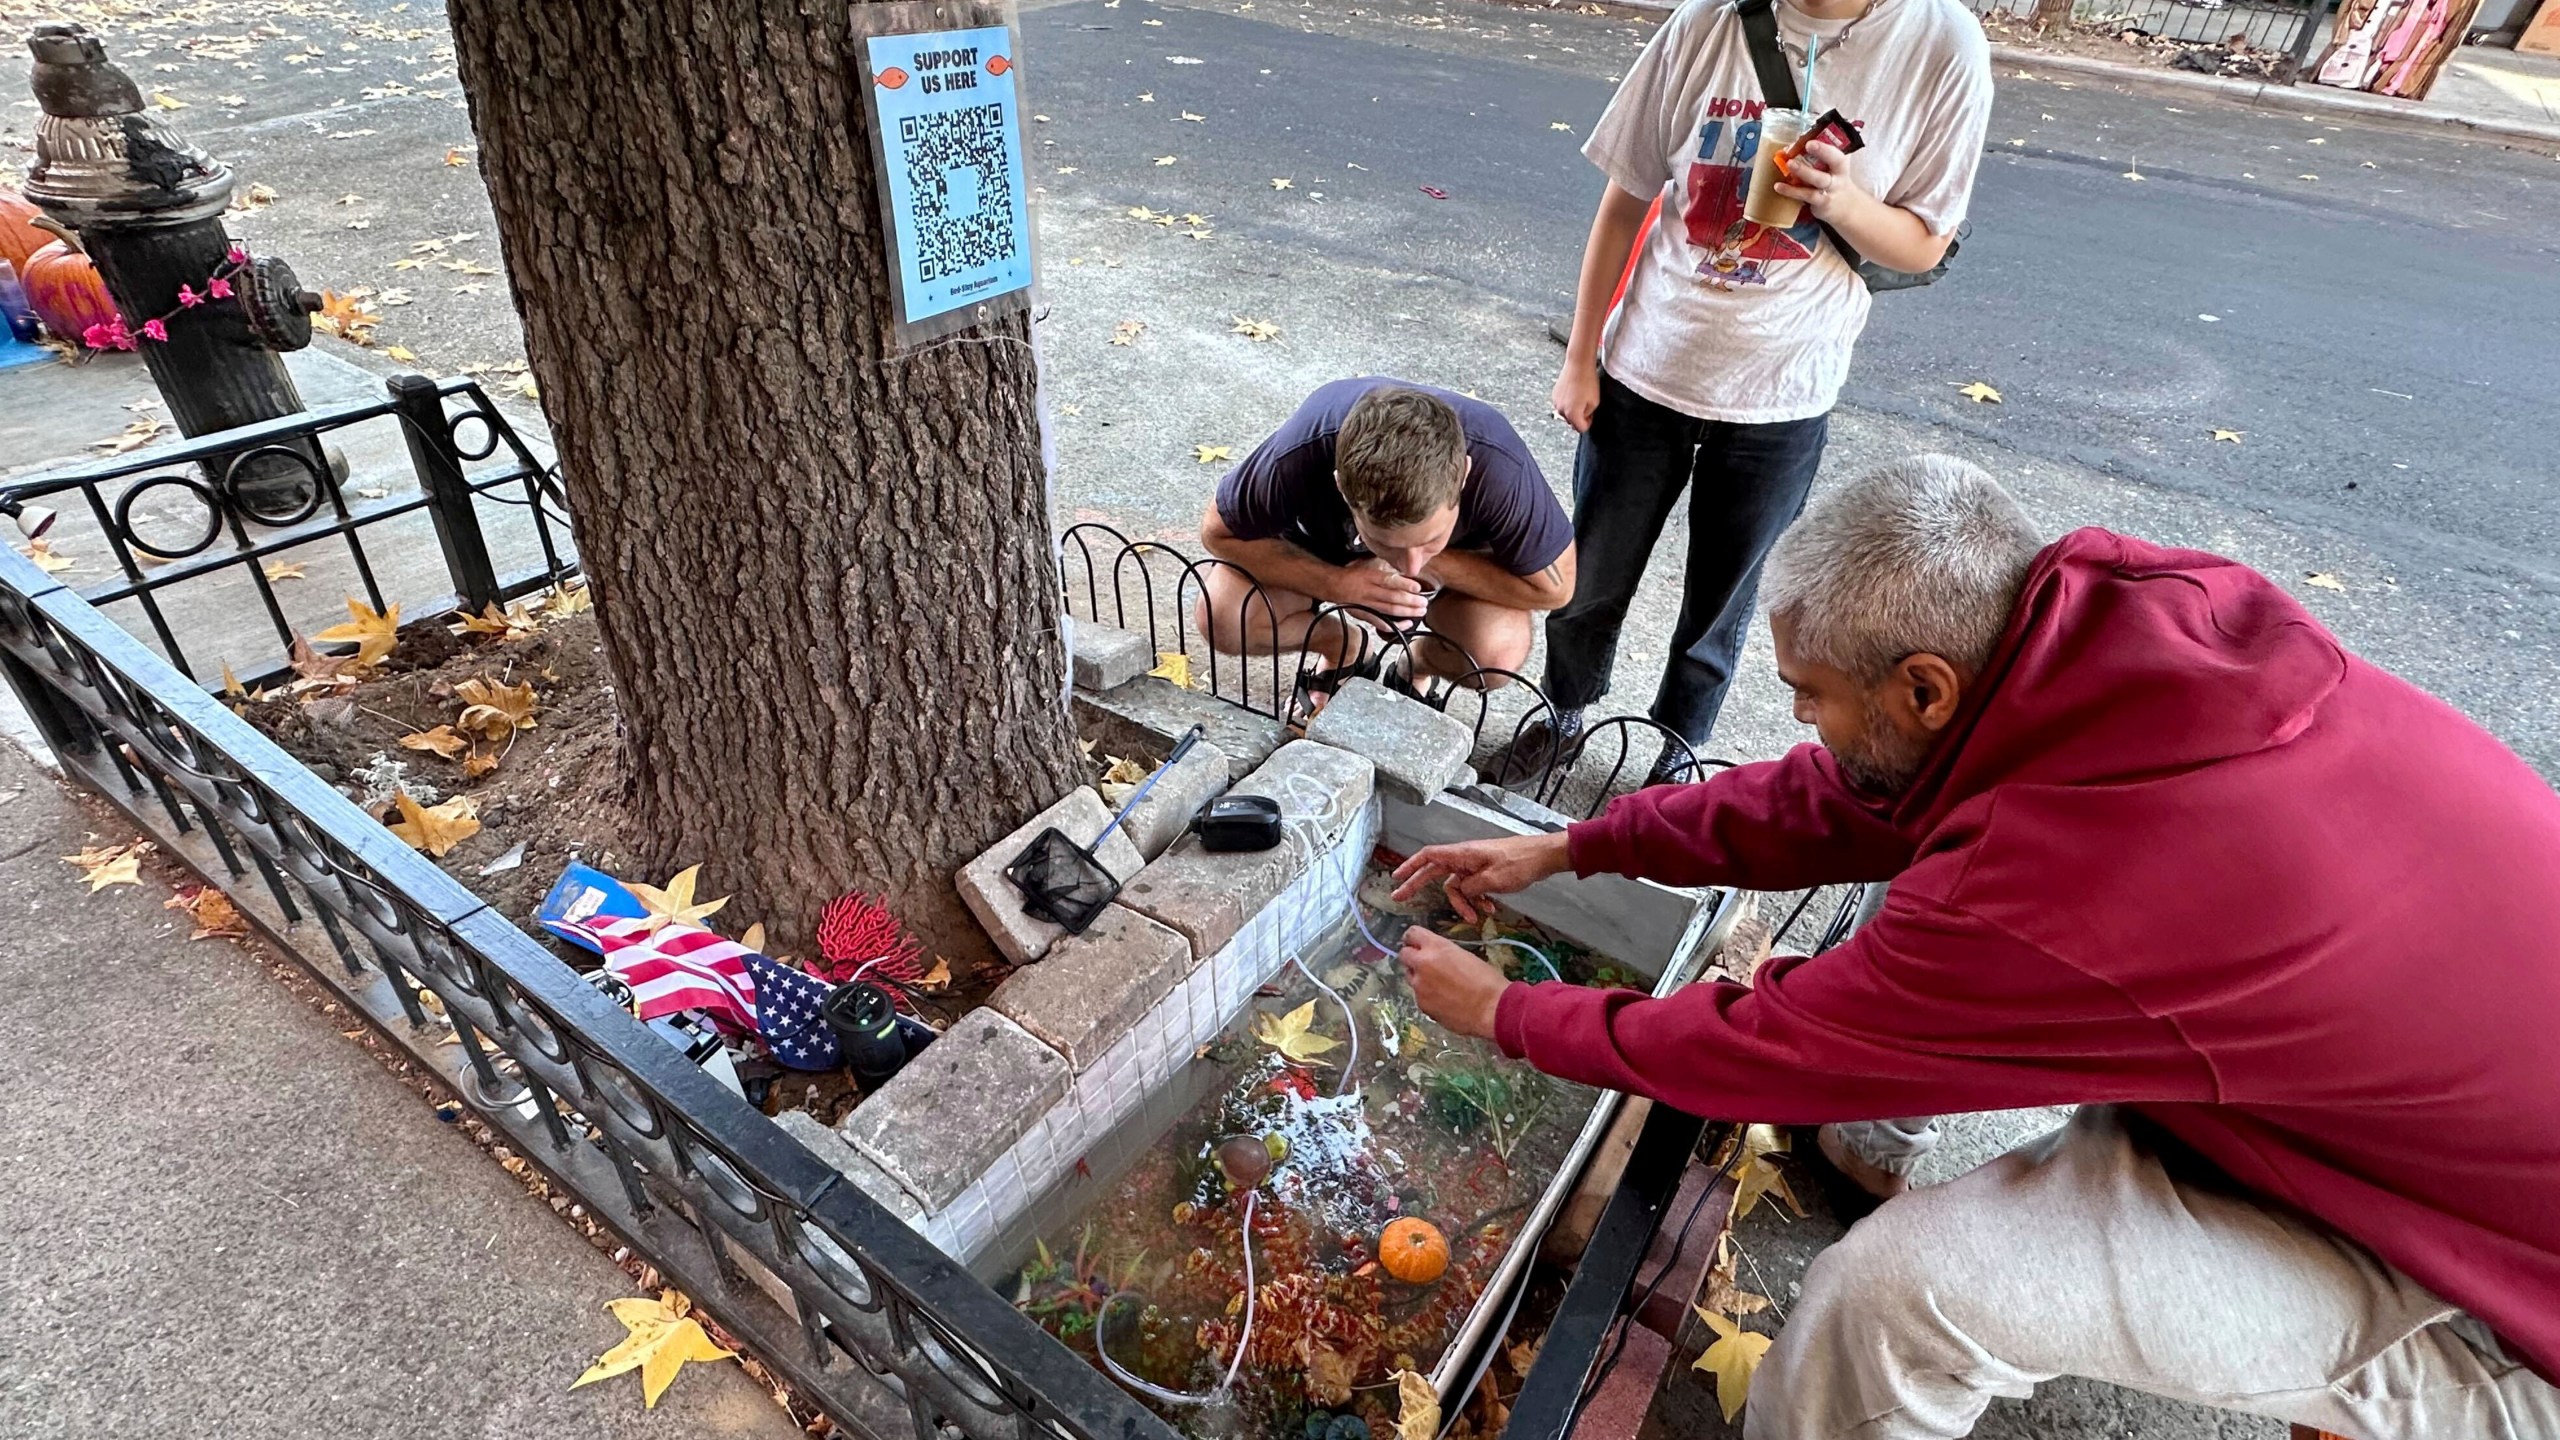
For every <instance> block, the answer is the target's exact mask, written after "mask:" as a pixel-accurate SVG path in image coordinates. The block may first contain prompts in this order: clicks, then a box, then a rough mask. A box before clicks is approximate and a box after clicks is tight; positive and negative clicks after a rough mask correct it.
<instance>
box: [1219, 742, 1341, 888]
mask: <svg viewBox="0 0 2560 1440" xmlns="http://www.w3.org/2000/svg"><path fill="white" fill-rule="evenodd" d="M1293 776H1294V777H1299V778H1297V779H1295V780H1293V779H1292V778H1291V777H1293ZM1376 776H1377V768H1376V767H1375V766H1373V765H1371V764H1370V763H1369V761H1368V760H1366V759H1365V758H1363V757H1361V756H1358V755H1354V754H1352V753H1351V752H1350V751H1348V750H1341V749H1336V748H1335V747H1333V746H1331V745H1319V744H1317V743H1315V742H1314V741H1312V740H1292V741H1290V742H1289V743H1288V744H1286V745H1283V746H1281V747H1280V748H1279V749H1277V750H1275V751H1273V752H1271V758H1270V759H1268V760H1265V761H1263V762H1262V765H1261V768H1259V769H1257V770H1255V771H1254V772H1253V773H1252V774H1250V775H1247V776H1246V777H1244V778H1243V779H1242V780H1239V781H1237V782H1236V784H1235V788H1234V789H1233V790H1232V791H1230V792H1229V793H1230V794H1235V795H1268V796H1270V797H1271V798H1272V799H1274V800H1277V801H1279V802H1280V813H1281V815H1282V816H1283V817H1284V818H1286V819H1287V821H1288V825H1289V841H1290V845H1291V846H1293V847H1295V849H1296V851H1297V868H1298V869H1300V870H1304V869H1305V868H1306V867H1308V866H1309V865H1312V864H1314V863H1315V858H1316V856H1317V855H1318V854H1319V853H1321V852H1323V851H1325V850H1329V849H1331V848H1332V847H1333V842H1335V841H1336V840H1339V839H1341V838H1342V835H1343V832H1344V831H1346V830H1349V829H1350V828H1351V823H1352V821H1354V820H1356V819H1358V818H1359V816H1360V807H1361V806H1363V805H1366V804H1368V803H1369V792H1370V789H1371V787H1372V786H1373V785H1374V784H1375V783H1376ZM1310 813H1312V814H1314V815H1315V816H1316V817H1317V818H1318V819H1319V820H1320V821H1321V824H1322V831H1323V835H1324V842H1323V843H1322V844H1321V845H1315V846H1312V847H1310V845H1309V843H1308V842H1309V841H1310V840H1311V839H1312V838H1313V837H1311V836H1309V835H1308V834H1307V831H1308V829H1309V828H1310V827H1309V826H1308V825H1307V824H1306V822H1305V821H1304V820H1303V819H1301V818H1300V817H1302V816H1306V815H1309V814H1310Z"/></svg>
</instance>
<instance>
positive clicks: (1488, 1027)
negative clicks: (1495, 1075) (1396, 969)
mask: <svg viewBox="0 0 2560 1440" xmlns="http://www.w3.org/2000/svg"><path fill="white" fill-rule="evenodd" d="M1396 959H1397V961H1398V962H1399V963H1401V964H1402V965H1403V966H1404V977H1405V980H1406V981H1407V982H1408V983H1409V984H1411V985H1412V986H1413V1000H1414V1003H1415V1004H1417V1005H1419V1006H1421V1007H1422V1013H1423V1014H1425V1015H1428V1016H1430V1017H1431V1018H1432V1019H1433V1020H1435V1021H1437V1022H1439V1024H1440V1026H1441V1027H1442V1028H1443V1029H1446V1030H1449V1031H1451V1032H1453V1033H1455V1034H1459V1035H1473V1036H1475V1037H1476V1038H1477V1039H1479V1040H1490V1039H1492V1038H1493V1019H1494V1015H1495V1012H1497V1011H1498V1010H1500V1009H1501V1007H1502V992H1503V991H1504V990H1505V989H1506V988H1508V987H1509V986H1510V984H1511V982H1510V981H1509V980H1507V979H1505V978H1503V974H1502V972H1501V971H1500V970H1497V969H1495V968H1494V967H1493V966H1492V965H1489V964H1487V963H1486V962H1485V961H1484V960H1483V959H1481V958H1479V957H1477V956H1475V955H1471V954H1469V953H1468V952H1467V951H1466V950H1464V949H1462V948H1461V947H1460V946H1459V945H1458V944H1457V943H1456V942H1454V941H1452V940H1450V939H1448V938H1447V937H1445V936H1441V935H1435V934H1433V933H1432V932H1431V931H1429V930H1426V929H1424V928H1423V927H1421V926H1419V925H1416V926H1413V927H1412V928H1410V929H1408V930H1406V931H1405V932H1404V944H1403V946H1402V948H1400V949H1399V950H1397V952H1396Z"/></svg>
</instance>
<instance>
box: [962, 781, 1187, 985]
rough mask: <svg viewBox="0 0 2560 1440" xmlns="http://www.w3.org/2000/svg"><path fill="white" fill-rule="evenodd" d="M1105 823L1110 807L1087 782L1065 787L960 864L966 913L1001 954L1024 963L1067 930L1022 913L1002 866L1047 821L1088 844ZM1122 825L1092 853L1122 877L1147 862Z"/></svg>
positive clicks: (1108, 820) (1018, 893)
mask: <svg viewBox="0 0 2560 1440" xmlns="http://www.w3.org/2000/svg"><path fill="white" fill-rule="evenodd" d="M1110 823H1111V811H1110V809H1109V808H1108V807H1106V806H1105V805H1104V804H1103V803H1102V796H1101V795H1100V794H1099V793H1097V792H1096V791H1095V790H1094V788H1093V787H1092V786H1090V785H1083V786H1079V787H1077V788H1076V789H1074V790H1071V791H1069V792H1068V793H1067V797H1066V798H1065V799H1063V800H1060V801H1059V802H1058V803H1057V804H1055V805H1052V806H1050V807H1049V808H1048V809H1046V810H1043V811H1041V812H1040V813H1039V814H1037V815H1034V816H1032V817H1031V818H1030V819H1028V820H1025V821H1024V822H1022V826H1021V828H1019V829H1017V830H1015V831H1014V832H1013V833H1012V834H1010V835H1007V836H1006V837H1004V838H1003V839H1001V840H999V841H997V842H996V843H995V844H993V845H991V846H989V847H988V848H987V851H986V853H985V854H982V855H980V856H979V857H978V858H977V859H975V860H972V861H970V862H969V863H968V864H966V865H963V866H961V867H960V870H959V873H958V874H956V875H954V876H953V877H952V884H953V885H955V886H957V887H958V888H959V891H960V898H961V899H962V900H963V901H965V902H966V903H967V904H968V906H969V913H970V914H972V915H975V916H977V917H978V923H979V924H980V925H982V926H984V927H985V928H986V932H987V934H988V936H989V937H990V938H992V939H993V940H994V941H995V942H996V948H997V949H998V950H1001V951H1003V952H1004V958H1006V959H1007V960H1010V961H1012V962H1013V963H1014V964H1016V965H1023V964H1028V963H1029V962H1031V961H1033V960H1037V959H1039V958H1040V957H1041V956H1043V955H1045V954H1047V953H1048V951H1049V946H1050V945H1051V944H1052V943H1054V942H1055V941H1056V940H1057V938H1058V937H1059V936H1061V935H1064V934H1066V933H1067V932H1066V930H1065V928H1064V927H1062V926H1060V925H1057V924H1055V923H1053V922H1051V921H1047V920H1041V919H1037V918H1035V917H1033V916H1030V915H1025V914H1024V913H1022V892H1021V891H1020V890H1017V889H1015V888H1014V884H1013V882H1012V881H1011V880H1008V879H1006V878H1005V874H1004V867H1006V866H1007V865H1010V864H1012V863H1013V862H1014V859H1015V858H1016V857H1017V856H1019V855H1021V854H1022V851H1023V847H1025V846H1027V845H1029V844H1030V843H1031V841H1032V839H1033V837H1035V836H1037V835H1038V834H1039V833H1040V832H1041V831H1043V830H1045V829H1047V828H1049V827H1050V826H1052V825H1055V826H1057V827H1058V829H1059V830H1060V831H1062V832H1064V834H1065V835H1066V837H1067V838H1068V839H1070V840H1073V841H1075V842H1076V843H1077V844H1079V845H1091V844H1092V843H1093V841H1094V837H1095V836H1098V835H1100V834H1102V831H1103V827H1104V826H1107V825H1109V824H1110ZM1127 829H1128V827H1126V826H1122V827H1121V828H1120V829H1117V830H1114V831H1112V832H1111V835H1110V838H1108V839H1106V840H1104V841H1103V842H1102V846H1101V848H1100V849H1099V850H1098V851H1097V852H1096V853H1095V856H1094V858H1095V859H1097V860H1099V861H1101V862H1102V868H1103V869H1105V870H1108V871H1110V872H1111V873H1112V874H1113V875H1115V876H1117V877H1119V878H1120V879H1122V880H1124V881H1125V880H1127V879H1128V878H1129V877H1130V876H1132V875H1135V874H1137V873H1138V871H1139V869H1140V868H1142V867H1143V866H1144V865H1145V864H1146V863H1147V861H1146V857H1145V856H1143V855H1140V854H1139V853H1138V847H1137V846H1136V845H1134V844H1132V843H1130V840H1129V837H1128V835H1127V833H1126V831H1127Z"/></svg>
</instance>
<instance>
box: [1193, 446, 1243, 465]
mask: <svg viewBox="0 0 2560 1440" xmlns="http://www.w3.org/2000/svg"><path fill="white" fill-rule="evenodd" d="M1191 458H1192V459H1194V460H1197V461H1199V462H1200V463H1201V464H1203V465H1214V464H1216V463H1218V462H1219V461H1221V460H1233V459H1234V458H1236V452H1235V447H1234V446H1231V445H1194V446H1192V447H1191Z"/></svg>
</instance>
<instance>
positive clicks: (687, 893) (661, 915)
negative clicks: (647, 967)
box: [626, 865, 729, 935]
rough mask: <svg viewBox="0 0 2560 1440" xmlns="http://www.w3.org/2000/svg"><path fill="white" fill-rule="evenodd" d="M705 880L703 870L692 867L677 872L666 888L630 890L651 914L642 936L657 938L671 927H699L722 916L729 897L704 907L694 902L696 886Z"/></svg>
mask: <svg viewBox="0 0 2560 1440" xmlns="http://www.w3.org/2000/svg"><path fill="white" fill-rule="evenodd" d="M701 878H702V867H701V866H699V865H688V866H686V867H685V868H684V869H682V870H679V871H677V872H676V875H675V878H674V879H672V880H669V881H668V882H667V883H666V888H664V889H660V888H659V887H658V886H655V885H639V884H634V885H631V886H628V887H626V888H628V889H629V890H630V891H631V893H632V895H633V896H634V897H636V898H637V899H638V900H639V901H640V905H641V907H642V908H643V909H645V910H647V911H648V912H649V916H648V919H647V920H645V921H644V922H642V924H641V926H640V933H641V934H643V935H654V934H656V933H658V931H659V930H661V929H663V928H665V927H666V926H668V925H692V926H697V927H698V926H700V925H701V924H702V922H703V921H705V920H708V919H710V918H711V917H712V916H713V915H715V914H717V913H719V910H720V907H721V906H723V905H726V904H728V903H729V897H728V896H726V895H723V896H721V897H720V898H719V899H717V900H709V901H705V902H703V903H702V904H700V905H696V904H695V903H693V887H694V883H695V882H696V881H698V880H700V879H701Z"/></svg>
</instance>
